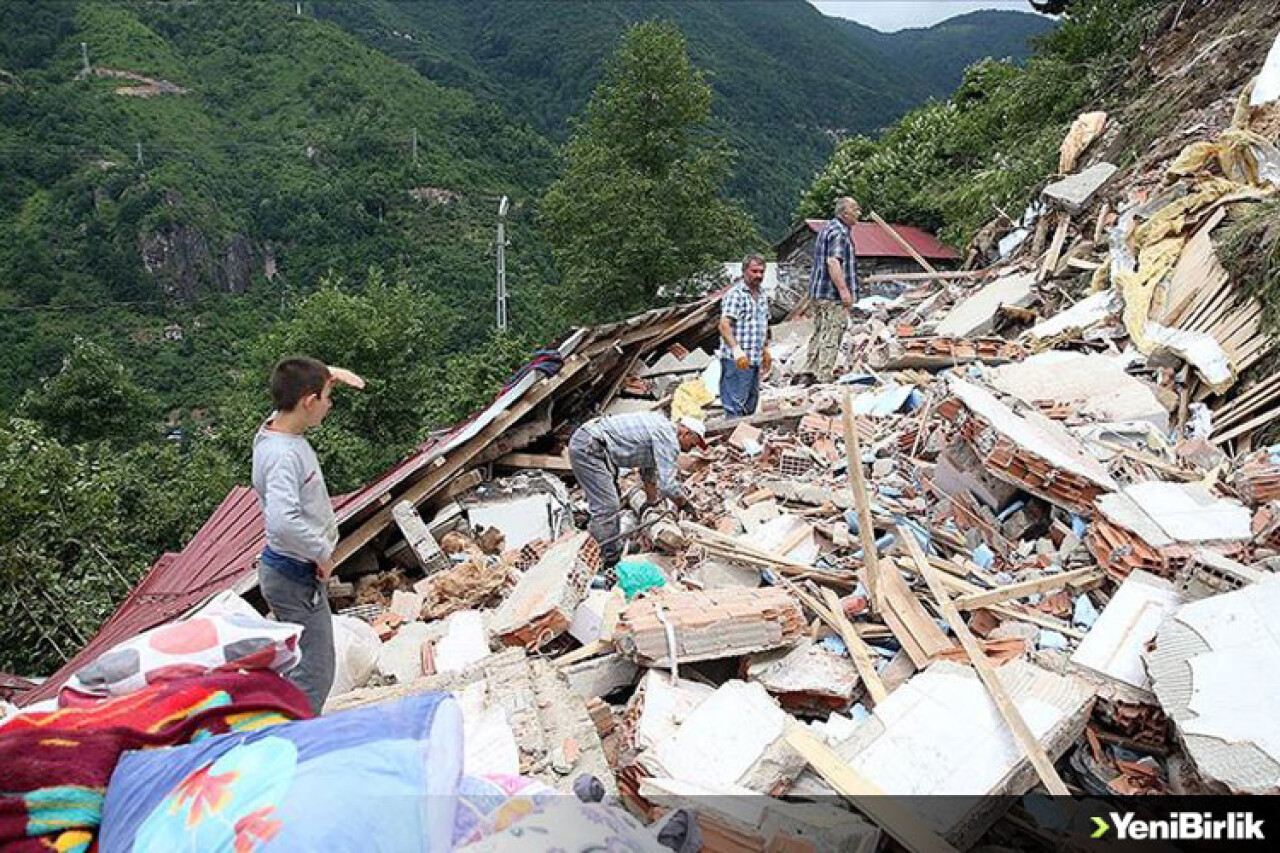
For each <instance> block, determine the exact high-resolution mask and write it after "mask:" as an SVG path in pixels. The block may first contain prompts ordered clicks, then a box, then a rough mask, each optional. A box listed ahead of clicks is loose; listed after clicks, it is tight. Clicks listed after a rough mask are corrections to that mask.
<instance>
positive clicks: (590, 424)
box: [582, 412, 684, 498]
mask: <svg viewBox="0 0 1280 853" xmlns="http://www.w3.org/2000/svg"><path fill="white" fill-rule="evenodd" d="M582 429H584V430H586V432H587V434H588V435H590V436H591V437H592V438H596V439H599V440H600V441H603V442H604V446H605V451H606V452H607V453H608V454H609V460H610V461H611V462H613V464H614V465H615V466H617V467H618V468H636V469H639V471H640V477H641V479H643V480H644V481H645V482H646V483H654V482H656V483H657V484H658V490H659V491H660V492H662V494H664V495H666V496H667V497H672V498H674V497H679V496H681V495H683V494H684V490H683V489H682V488H681V487H680V481H679V480H678V479H677V477H676V474H677V471H678V469H677V468H676V460H677V459H678V458H679V456H680V441H679V439H678V438H677V436H676V425H675V424H673V423H672V422H671V421H670V420H669V419H668V418H667V416H666V415H663V414H661V413H659V412H630V413H628V414H625V415H604V416H601V417H598V418H593V419H592V420H589V421H587V422H586V423H585V424H583V425H582Z"/></svg>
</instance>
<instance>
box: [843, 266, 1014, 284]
mask: <svg viewBox="0 0 1280 853" xmlns="http://www.w3.org/2000/svg"><path fill="white" fill-rule="evenodd" d="M999 271H1000V268H999V267H990V268H988V269H985V270H938V271H937V272H904V273H877V274H876V275H869V276H867V277H866V278H860V279H858V280H859V281H861V282H863V283H865V284H885V283H888V282H895V281H973V280H975V279H980V278H988V277H990V276H992V275H994V274H995V273H997V272H999Z"/></svg>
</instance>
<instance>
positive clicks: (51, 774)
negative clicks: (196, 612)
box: [0, 670, 312, 851]
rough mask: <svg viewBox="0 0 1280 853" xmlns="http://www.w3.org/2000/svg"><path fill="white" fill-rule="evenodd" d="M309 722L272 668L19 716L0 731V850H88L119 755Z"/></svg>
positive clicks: (297, 695) (306, 709)
mask: <svg viewBox="0 0 1280 853" xmlns="http://www.w3.org/2000/svg"><path fill="white" fill-rule="evenodd" d="M310 716H312V714H311V710H310V705H309V703H308V701H307V698H306V696H305V695H303V693H302V692H301V691H300V690H298V689H297V688H296V687H294V686H293V685H292V684H290V683H289V682H287V681H285V680H284V679H283V678H281V677H280V676H278V675H276V674H275V673H274V672H271V671H269V670H253V671H239V672H218V673H213V674H211V675H208V676H202V677H199V678H191V679H185V680H182V681H171V682H163V683H160V684H154V685H151V686H149V687H146V688H144V689H142V690H139V691H137V692H136V693H130V694H128V695H127V696H120V697H116V698H113V699H105V700H103V701H101V702H97V703H94V704H91V705H86V706H83V707H76V708H63V709H60V710H57V711H49V712H46V713H40V714H26V715H23V716H21V717H18V718H16V719H14V720H11V721H10V722H8V723H6V724H5V725H3V726H0V768H2V769H0V848H2V849H4V850H5V851H28V850H29V851H48V850H59V851H84V850H89V849H91V848H92V847H93V843H94V838H95V833H96V830H97V826H98V823H99V820H100V818H101V811H102V798H103V796H104V795H105V794H106V790H107V782H108V780H109V779H110V778H111V772H112V771H113V770H114V769H115V766H116V762H117V761H118V760H119V759H120V756H121V755H122V754H123V753H124V752H125V751H126V750H130V749H148V748H152V747H158V746H173V745H175V744H181V743H187V742H189V741H191V740H194V739H198V738H200V737H205V736H207V735H211V734H220V733H222V732H228V731H244V730H249V729H255V728H260V727H262V726H266V725H273V724H275V723H280V722H285V721H288V720H296V719H305V718H308V717H310Z"/></svg>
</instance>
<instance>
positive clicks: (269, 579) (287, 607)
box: [258, 549, 335, 714]
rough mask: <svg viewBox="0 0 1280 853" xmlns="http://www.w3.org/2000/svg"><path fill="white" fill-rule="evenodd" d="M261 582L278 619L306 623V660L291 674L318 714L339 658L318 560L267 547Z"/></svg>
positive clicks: (302, 648) (301, 644) (303, 648)
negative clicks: (307, 569) (306, 569)
mask: <svg viewBox="0 0 1280 853" xmlns="http://www.w3.org/2000/svg"><path fill="white" fill-rule="evenodd" d="M285 561H288V562H287V563H286V562H285ZM289 563H292V564H293V565H291V566H290V565H288V564H289ZM305 565H310V566H311V569H310V578H309V579H303V578H304V576H302V574H301V573H300V572H299V570H298V569H299V566H305ZM286 566H288V567H287V568H286ZM258 586H259V588H260V589H261V590H262V597H263V598H265V599H266V600H267V606H269V607H270V608H271V612H272V613H274V614H275V617H276V619H277V620H278V621H280V622H292V623H293V624H295V625H301V626H302V637H301V638H300V639H299V640H298V648H299V650H300V651H301V652H302V660H301V661H299V662H298V665H297V666H295V667H294V668H293V669H292V670H291V671H290V672H289V674H288V678H289V680H290V681H292V682H293V683H294V684H296V685H297V686H298V689H299V690H301V691H302V692H303V693H305V694H307V698H308V699H310V700H311V709H312V710H313V711H315V712H316V713H317V714H318V713H320V709H321V708H323V707H324V700H325V699H327V698H328V696H329V688H331V687H333V673H334V667H335V659H334V651H333V613H332V612H331V611H330V610H329V596H328V594H327V593H326V591H325V587H324V584H322V583H320V580H319V578H317V577H316V574H315V564H314V563H305V562H304V561H302V560H294V559H293V558H292V557H286V556H284V555H283V554H277V553H275V552H274V551H271V549H267V550H266V551H264V552H263V554H262V558H261V559H260V560H259V561H258Z"/></svg>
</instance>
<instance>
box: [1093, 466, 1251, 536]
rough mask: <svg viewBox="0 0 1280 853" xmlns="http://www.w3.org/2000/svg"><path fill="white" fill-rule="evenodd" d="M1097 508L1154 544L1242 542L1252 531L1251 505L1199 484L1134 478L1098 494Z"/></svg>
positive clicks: (1112, 520)
mask: <svg viewBox="0 0 1280 853" xmlns="http://www.w3.org/2000/svg"><path fill="white" fill-rule="evenodd" d="M1097 508H1098V511H1099V512H1100V513H1102V515H1103V516H1104V517H1105V518H1106V519H1107V520H1108V521H1110V522H1112V523H1113V524H1118V525H1120V526H1121V527H1123V528H1125V529H1126V530H1130V531H1132V532H1133V533H1136V534H1137V535H1138V536H1140V537H1142V539H1143V540H1144V541H1145V542H1146V543H1147V544H1148V545H1150V546H1151V547H1153V548H1163V547H1167V546H1170V545H1178V544H1181V545H1190V544H1205V543H1222V542H1243V541H1248V539H1249V538H1250V537H1251V536H1252V532H1251V530H1250V526H1249V525H1250V522H1251V521H1252V518H1251V516H1250V514H1249V510H1248V509H1246V508H1245V507H1244V505H1243V504H1241V503H1240V502H1239V501H1236V500H1231V499H1229V498H1219V497H1217V496H1216V495H1214V494H1212V493H1211V492H1209V491H1208V490H1207V489H1206V488H1205V487H1204V486H1203V485H1201V484H1199V483H1164V482H1158V481H1151V482H1146V483H1136V484H1134V485H1132V486H1126V487H1125V488H1124V489H1123V490H1121V491H1119V492H1117V493H1115V494H1111V495H1104V496H1102V497H1100V498H1099V499H1098V501H1097Z"/></svg>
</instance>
